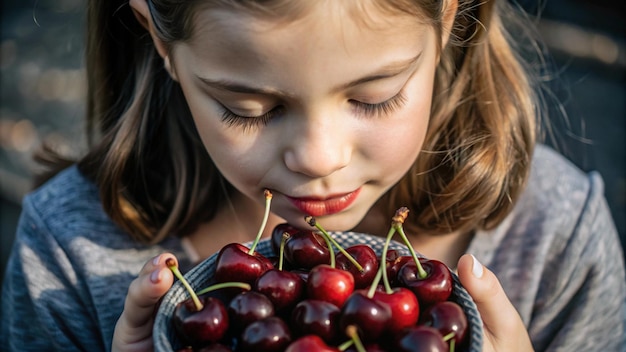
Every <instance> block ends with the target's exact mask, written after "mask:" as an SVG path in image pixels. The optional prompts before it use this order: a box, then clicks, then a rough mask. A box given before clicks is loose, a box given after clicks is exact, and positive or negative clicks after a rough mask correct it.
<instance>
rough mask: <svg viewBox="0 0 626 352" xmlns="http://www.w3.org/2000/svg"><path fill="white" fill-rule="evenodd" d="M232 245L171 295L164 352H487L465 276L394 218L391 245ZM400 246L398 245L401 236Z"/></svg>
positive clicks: (325, 235) (325, 238)
mask: <svg viewBox="0 0 626 352" xmlns="http://www.w3.org/2000/svg"><path fill="white" fill-rule="evenodd" d="M265 198H266V216H265V219H264V221H263V224H262V225H261V228H260V230H259V233H258V234H257V237H256V239H255V241H254V242H252V243H248V244H239V243H231V244H228V245H226V246H224V247H223V248H222V249H221V250H220V251H219V252H218V253H215V254H214V255H213V256H211V257H210V258H208V259H206V260H204V261H203V262H201V263H200V264H198V265H197V266H195V267H194V268H193V269H191V270H190V271H189V272H188V273H186V274H185V275H184V276H183V275H182V274H181V273H180V271H179V270H178V268H177V266H176V263H175V261H174V260H170V262H169V263H168V266H169V267H170V269H171V270H172V272H173V273H174V275H175V276H176V277H177V278H178V280H176V282H175V283H174V285H173V286H172V288H171V289H170V290H169V291H168V292H167V294H166V295H165V296H164V297H163V300H162V301H161V304H160V306H159V308H158V311H157V312H156V316H155V323H154V330H153V336H154V349H155V351H174V352H201V351H202V352H207V351H232V352H240V351H241V352H246V351H270V352H271V351H286V352H296V351H298V352H308V351H311V352H312V351H316V352H318V351H320V352H324V351H328V352H332V351H335V352H339V351H346V352H348V351H349V352H374V351H445V352H454V351H457V352H458V351H469V352H479V351H482V333H483V331H482V321H481V319H480V315H479V313H478V311H477V309H476V305H475V304H474V302H473V301H472V299H471V297H470V296H469V294H468V293H467V291H466V290H465V289H464V288H463V287H462V286H461V284H460V282H459V280H458V277H457V276H456V275H455V274H454V273H453V272H452V271H451V270H450V269H449V268H448V267H447V266H446V265H445V264H443V263H442V262H440V261H437V260H434V259H428V258H425V257H423V256H421V255H419V254H417V253H416V252H415V251H414V250H413V247H412V245H411V244H410V243H409V240H408V238H407V236H406V234H405V233H404V230H403V228H402V224H403V223H404V220H405V219H406V217H407V214H408V209H407V208H404V207H403V208H400V209H398V210H397V211H396V213H395V214H394V215H393V217H392V220H391V226H390V229H389V232H388V233H387V234H386V236H374V235H370V234H363V233H355V232H327V231H326V230H325V229H324V228H323V226H322V225H321V224H320V223H319V222H318V221H316V219H315V218H313V217H310V216H307V217H305V219H304V221H305V222H306V223H307V224H308V225H310V226H309V228H308V229H305V230H303V229H299V228H297V227H295V226H292V225H290V224H286V223H285V224H280V225H278V226H276V228H274V229H273V232H272V238H271V239H263V240H261V233H263V230H264V227H265V223H266V221H267V215H268V214H269V205H270V202H271V193H270V192H269V191H266V193H265ZM396 236H397V237H399V240H396V239H394V237H396Z"/></svg>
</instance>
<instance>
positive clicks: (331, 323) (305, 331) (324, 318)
mask: <svg viewBox="0 0 626 352" xmlns="http://www.w3.org/2000/svg"><path fill="white" fill-rule="evenodd" d="M338 319H339V308H338V307H337V306H336V305H334V304H332V303H330V302H326V301H321V300H316V299H305V300H303V301H301V302H299V303H298V304H297V305H296V306H295V308H294V309H293V311H292V313H291V322H292V324H293V330H294V332H296V333H297V334H299V335H310V334H313V335H316V336H319V337H321V338H322V340H324V341H326V342H327V343H333V342H335V341H336V340H337V337H338V326H337V325H338Z"/></svg>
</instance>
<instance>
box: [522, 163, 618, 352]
mask: <svg viewBox="0 0 626 352" xmlns="http://www.w3.org/2000/svg"><path fill="white" fill-rule="evenodd" d="M602 192H603V187H602V181H601V180H600V178H599V176H598V175H596V174H595V173H592V174H591V175H590V188H589V193H588V198H587V201H586V203H585V205H584V208H583V210H582V213H581V214H580V217H579V219H578V222H577V224H576V226H575V227H574V233H573V234H572V236H571V237H570V238H569V239H568V241H567V242H566V243H565V245H564V246H563V247H559V249H558V250H559V252H558V253H550V257H551V258H554V259H553V260H551V261H550V262H549V263H548V265H547V266H546V267H545V273H544V274H543V277H544V279H542V282H541V283H540V286H539V291H538V292H537V300H536V301H535V307H534V312H535V316H534V317H533V318H532V323H531V325H530V326H529V333H530V335H531V336H533V343H534V345H535V346H534V347H535V349H536V350H537V351H620V349H621V348H622V347H623V346H624V335H623V331H624V320H625V316H624V303H625V294H626V287H625V286H626V281H625V274H624V258H623V252H622V248H621V245H620V243H619V241H618V237H617V231H616V229H615V227H614V224H613V221H612V219H611V215H610V213H609V210H608V206H607V204H606V201H605V199H604V196H603V193H602Z"/></svg>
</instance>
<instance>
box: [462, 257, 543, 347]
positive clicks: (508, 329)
mask: <svg viewBox="0 0 626 352" xmlns="http://www.w3.org/2000/svg"><path fill="white" fill-rule="evenodd" d="M458 276H459V280H460V281H461V284H462V285H463V287H464V288H465V289H466V290H467V292H468V293H469V294H470V296H472V299H473V300H474V302H475V303H476V307H477V308H478V311H479V312H480V316H481V318H482V320H483V325H484V328H485V335H486V337H487V338H488V339H490V340H492V342H493V343H494V345H495V347H496V350H499V349H498V348H497V346H500V348H503V347H506V346H515V348H518V347H523V348H529V349H527V350H529V351H530V350H532V347H530V339H529V338H528V333H527V332H526V328H525V326H524V324H523V322H522V319H521V317H520V316H519V313H518V312H517V310H516V309H515V307H514V306H513V304H512V303H511V301H510V300H509V299H508V297H507V296H506V293H505V292H504V289H503V288H502V286H501V285H500V281H498V278H497V277H496V276H495V275H494V273H493V272H491V271H490V270H489V269H487V268H486V267H485V266H484V265H482V264H481V263H480V262H479V261H478V260H477V259H476V258H475V257H474V256H473V255H470V254H466V255H464V256H462V257H461V259H459V263H458Z"/></svg>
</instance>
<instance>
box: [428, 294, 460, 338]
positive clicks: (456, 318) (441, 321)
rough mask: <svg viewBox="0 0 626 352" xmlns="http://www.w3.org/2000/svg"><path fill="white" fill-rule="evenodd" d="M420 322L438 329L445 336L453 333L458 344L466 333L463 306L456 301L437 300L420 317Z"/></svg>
mask: <svg viewBox="0 0 626 352" xmlns="http://www.w3.org/2000/svg"><path fill="white" fill-rule="evenodd" d="M420 324H424V325H427V326H432V327H433V328H435V329H437V330H439V332H440V333H441V335H443V336H447V335H448V334H450V333H454V336H453V337H452V338H453V339H454V341H455V342H456V345H457V346H459V345H460V344H461V343H462V342H463V340H464V339H465V336H466V335H467V317H466V316H465V312H463V308H461V306H459V305H458V304H457V303H456V302H452V301H445V302H438V303H435V304H434V305H432V306H430V307H429V308H428V309H426V311H424V313H423V314H422V316H421V318H420Z"/></svg>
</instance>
